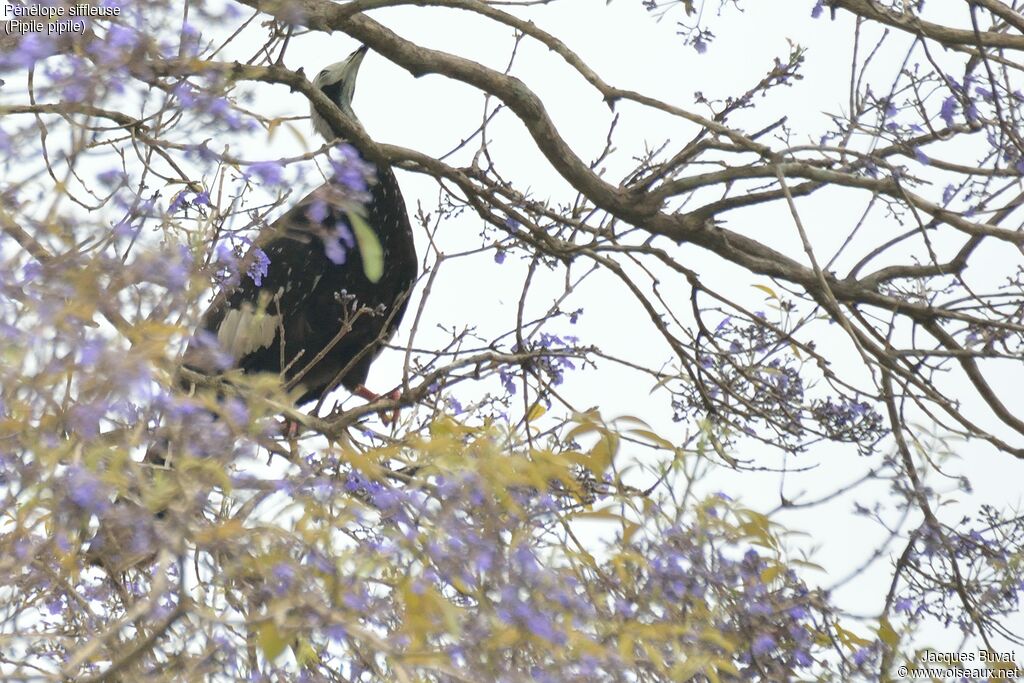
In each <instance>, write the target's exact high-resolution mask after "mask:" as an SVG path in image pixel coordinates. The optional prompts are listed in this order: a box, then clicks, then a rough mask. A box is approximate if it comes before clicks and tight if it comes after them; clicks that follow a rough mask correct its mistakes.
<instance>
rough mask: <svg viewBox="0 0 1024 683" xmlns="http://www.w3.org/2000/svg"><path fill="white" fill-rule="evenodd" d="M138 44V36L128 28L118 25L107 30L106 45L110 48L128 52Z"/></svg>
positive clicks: (112, 25)
mask: <svg viewBox="0 0 1024 683" xmlns="http://www.w3.org/2000/svg"><path fill="white" fill-rule="evenodd" d="M138 42H139V36H138V34H137V33H136V32H135V31H133V30H131V29H130V28H125V27H124V26H121V25H120V24H111V26H110V28H109V29H107V37H106V43H107V45H109V46H110V47H112V48H115V49H118V50H122V51H128V50H131V49H132V48H134V47H135V46H136V45H137V44H138Z"/></svg>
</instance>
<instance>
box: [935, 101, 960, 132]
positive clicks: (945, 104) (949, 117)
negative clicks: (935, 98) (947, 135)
mask: <svg viewBox="0 0 1024 683" xmlns="http://www.w3.org/2000/svg"><path fill="white" fill-rule="evenodd" d="M954 113H956V98H955V97H953V96H952V95H950V96H949V97H947V98H946V99H945V100H943V101H942V109H941V110H940V111H939V116H941V117H942V120H943V121H945V122H946V125H947V126H949V127H950V128H952V127H953V124H954V123H955V122H954V121H953V114H954Z"/></svg>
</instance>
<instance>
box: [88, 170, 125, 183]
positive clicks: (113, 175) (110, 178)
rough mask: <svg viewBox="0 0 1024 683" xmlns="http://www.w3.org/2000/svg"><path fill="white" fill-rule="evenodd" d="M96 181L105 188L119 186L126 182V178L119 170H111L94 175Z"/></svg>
mask: <svg viewBox="0 0 1024 683" xmlns="http://www.w3.org/2000/svg"><path fill="white" fill-rule="evenodd" d="M96 179H97V180H99V181H100V182H101V183H103V184H104V185H106V186H107V187H113V186H114V185H120V184H121V183H123V182H126V181H127V180H128V176H126V175H125V174H124V171H122V170H121V169H119V168H111V169H107V170H106V171H102V172H100V173H97V174H96Z"/></svg>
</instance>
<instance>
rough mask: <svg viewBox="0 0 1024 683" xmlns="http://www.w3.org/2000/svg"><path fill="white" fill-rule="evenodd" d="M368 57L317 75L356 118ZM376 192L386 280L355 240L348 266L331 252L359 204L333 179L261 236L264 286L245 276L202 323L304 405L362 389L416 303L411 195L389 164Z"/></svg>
mask: <svg viewBox="0 0 1024 683" xmlns="http://www.w3.org/2000/svg"><path fill="white" fill-rule="evenodd" d="M364 54H365V49H361V50H359V51H357V52H356V53H354V54H353V55H351V56H350V57H349V58H348V59H347V60H345V61H343V62H339V63H338V64H335V65H332V66H331V67H328V68H327V69H324V71H322V72H321V73H320V75H319V76H318V77H317V85H318V86H319V87H320V88H321V89H322V90H323V91H324V93H325V94H327V95H328V96H329V97H331V98H332V100H333V101H335V103H336V104H338V106H339V107H340V108H341V109H342V111H345V112H346V113H347V114H349V115H350V116H353V114H352V112H351V96H352V91H353V88H354V79H355V75H356V72H357V71H358V67H359V63H360V62H361V61H362V56H363V55H364ZM314 113H315V112H314ZM314 125H315V127H316V128H317V130H318V131H319V132H321V133H322V134H324V136H325V137H328V138H329V139H333V137H334V136H333V135H330V131H329V128H327V129H325V126H326V124H325V123H324V122H323V119H322V118H320V117H317V116H314ZM368 195H369V200H368V201H367V203H366V204H365V207H364V208H365V214H364V215H365V218H366V223H367V225H368V226H369V227H370V228H371V229H372V230H373V232H374V233H375V235H376V236H377V239H378V240H379V242H380V245H381V248H382V251H383V272H382V274H381V276H380V279H379V280H377V281H376V282H372V281H371V280H370V278H369V277H368V276H367V274H366V272H365V271H364V264H363V255H362V253H361V252H360V249H359V247H358V246H355V245H354V244H350V245H347V247H348V248H346V249H345V250H344V251H345V254H344V262H342V263H336V262H335V261H337V260H338V256H337V253H335V254H333V255H332V254H329V253H328V249H327V248H326V245H325V240H329V239H336V234H337V233H336V232H335V228H336V226H337V225H338V223H339V222H340V223H342V224H343V226H344V227H343V230H345V231H346V234H350V233H349V232H348V231H349V230H350V220H349V217H348V209H351V208H352V206H351V196H352V193H351V191H346V190H345V189H344V188H343V187H342V186H341V185H340V184H339V183H338V181H331V182H329V183H327V184H324V185H322V186H320V187H318V188H317V189H316V190H314V191H313V192H311V193H309V194H308V195H307V196H306V197H304V198H303V199H302V200H301V201H300V202H299V203H298V204H297V205H296V206H294V207H292V208H291V209H290V210H289V211H288V212H287V213H285V214H284V215H283V216H281V217H280V218H278V219H277V220H276V221H275V222H274V223H273V224H272V225H271V226H269V228H268V229H267V230H266V231H265V233H264V235H263V236H261V238H258V239H257V240H256V245H257V246H259V247H261V248H262V249H263V251H264V253H266V255H267V257H268V258H269V260H270V263H269V265H268V267H267V272H266V274H265V275H264V276H263V278H262V281H261V282H260V284H259V285H257V284H256V282H255V281H254V280H253V279H252V278H251V277H249V276H248V275H246V274H242V276H241V281H240V282H239V284H238V285H237V286H236V288H235V289H234V290H232V291H230V292H229V293H224V294H222V295H221V296H219V297H217V300H216V301H215V303H214V305H213V306H212V308H211V309H210V310H209V311H207V313H206V314H205V315H204V316H203V319H202V322H201V325H200V326H201V328H202V329H204V330H207V331H209V332H210V333H211V334H212V335H215V336H216V337H217V338H218V341H219V342H220V346H221V348H222V349H223V350H225V351H227V352H228V353H229V354H231V355H232V357H233V360H234V363H235V364H236V366H237V367H239V368H241V369H242V370H244V371H246V372H272V373H279V374H280V373H283V374H284V377H285V379H286V380H287V381H288V383H289V386H290V387H297V388H298V389H299V395H298V400H297V402H298V403H300V404H302V403H307V402H310V401H314V400H318V399H320V398H321V397H322V396H323V395H324V394H325V393H326V392H327V391H330V390H331V389H333V388H335V387H337V386H339V385H342V386H344V387H346V388H347V389H349V390H350V391H355V390H357V388H359V387H360V386H361V385H362V384H363V383H364V382H365V381H366V377H367V373H368V372H369V369H370V364H371V363H372V362H373V360H374V359H375V358H376V357H377V355H378V354H379V352H380V350H381V348H382V346H383V345H384V344H385V343H386V342H387V340H388V339H389V338H390V337H391V336H392V335H393V334H394V331H395V329H396V328H397V327H398V324H399V323H400V322H401V320H402V316H403V314H404V313H405V309H406V305H407V304H408V299H409V292H410V291H411V289H412V285H413V282H414V281H415V279H416V275H417V261H416V251H415V246H414V243H413V234H412V228H411V226H410V224H409V216H408V212H407V210H406V207H405V200H404V198H403V197H402V192H401V189H400V188H399V186H398V181H397V180H396V178H395V174H394V172H393V171H392V170H391V168H389V167H379V166H378V167H375V179H374V180H373V181H371V185H370V187H369V190H368ZM325 214H326V215H325ZM332 256H333V259H334V260H332ZM201 356H202V354H200V353H199V352H198V349H192V348H190V349H189V351H188V352H186V358H185V364H186V365H188V366H191V367H193V369H196V370H199V371H202V372H209V371H210V370H211V368H209V367H203V363H202V362H201V360H200V358H201Z"/></svg>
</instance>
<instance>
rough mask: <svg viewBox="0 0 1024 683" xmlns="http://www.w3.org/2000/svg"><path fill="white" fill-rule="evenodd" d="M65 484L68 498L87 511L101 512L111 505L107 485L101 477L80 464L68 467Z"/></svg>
mask: <svg viewBox="0 0 1024 683" xmlns="http://www.w3.org/2000/svg"><path fill="white" fill-rule="evenodd" d="M64 486H65V488H66V489H67V495H68V500H70V501H71V502H72V503H73V504H74V505H76V506H77V507H79V508H81V509H82V510H85V511H86V512H91V513H94V514H101V513H103V512H105V511H106V510H107V509H108V508H109V507H110V500H109V498H108V495H109V491H108V490H107V487H106V486H105V485H104V484H103V482H101V481H100V479H99V477H97V476H96V475H95V474H93V473H92V472H90V471H89V470H87V469H85V468H83V467H81V466H80V465H72V466H71V467H69V468H68V472H67V474H66V475H65V479H64Z"/></svg>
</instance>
